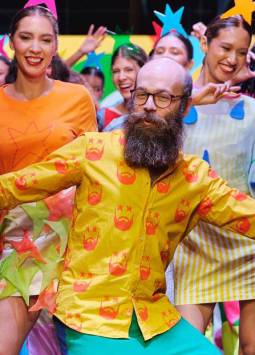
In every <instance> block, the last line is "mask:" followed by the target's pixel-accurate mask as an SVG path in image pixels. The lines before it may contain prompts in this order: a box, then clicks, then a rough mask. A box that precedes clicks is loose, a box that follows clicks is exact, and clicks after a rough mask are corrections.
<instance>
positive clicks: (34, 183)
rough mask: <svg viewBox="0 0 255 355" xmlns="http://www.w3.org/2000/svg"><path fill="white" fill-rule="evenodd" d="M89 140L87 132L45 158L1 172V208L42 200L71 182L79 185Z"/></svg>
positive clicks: (68, 185)
mask: <svg viewBox="0 0 255 355" xmlns="http://www.w3.org/2000/svg"><path fill="white" fill-rule="evenodd" d="M85 140H86V138H85V136H81V137H79V138H77V139H75V140H74V141H72V142H71V143H69V144H67V145H65V146H64V147H62V148H60V149H58V150H56V151H55V152H53V153H51V154H50V155H49V156H48V157H47V158H46V160H45V161H43V162H40V163H36V164H33V165H30V166H28V167H26V168H24V169H22V170H19V171H16V172H12V173H8V174H5V175H1V176H0V209H6V208H9V209H10V208H14V207H15V206H17V205H18V204H21V203H24V202H32V201H37V200H41V199H44V198H45V197H47V196H49V195H51V194H54V193H56V192H58V191H61V190H63V189H65V188H68V187H70V186H73V185H79V183H80V182H81V179H82V170H81V164H82V160H83V154H82V153H83V152H84V149H85Z"/></svg>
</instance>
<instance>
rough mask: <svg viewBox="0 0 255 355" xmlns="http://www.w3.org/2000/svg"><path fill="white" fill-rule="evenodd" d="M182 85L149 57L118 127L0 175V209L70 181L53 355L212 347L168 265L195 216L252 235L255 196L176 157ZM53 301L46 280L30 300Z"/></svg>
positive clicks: (185, 84)
mask: <svg viewBox="0 0 255 355" xmlns="http://www.w3.org/2000/svg"><path fill="white" fill-rule="evenodd" d="M191 89H192V83H191V79H190V76H189V74H188V73H187V72H186V71H185V69H184V68H183V67H181V66H180V65H179V64H177V63H176V62H174V61H172V60H171V59H168V58H160V59H155V60H152V61H150V62H149V63H147V64H145V65H144V66H143V67H142V68H141V70H140V71H139V73H138V77H137V82H136V88H135V90H134V92H133V93H132V102H131V109H130V114H129V115H128V117H127V120H126V123H125V127H124V130H123V131H114V132H109V133H97V132H89V133H86V134H84V136H82V137H79V138H77V139H76V140H75V141H73V142H72V143H70V144H68V145H66V146H65V147H63V148H61V149H59V150H57V151H56V152H54V153H52V154H50V155H49V156H48V159H47V160H46V161H44V162H41V163H38V164H35V165H33V166H30V167H28V168H26V169H23V170H21V171H17V172H14V173H11V174H7V175H2V176H1V177H0V208H1V209H3V208H12V207H14V206H16V205H17V204H19V203H21V202H28V201H34V200H39V199H42V198H45V197H47V196H48V195H50V194H53V193H56V192H57V191H59V190H61V189H64V188H67V187H69V186H72V185H76V186H77V189H76V196H75V203H74V211H73V223H72V227H71V230H70V233H69V241H68V248H67V251H66V255H65V262H64V268H63V271H62V274H61V277H60V282H59V288H58V293H57V298H56V310H55V323H56V327H57V331H58V335H59V340H60V344H61V349H62V350H61V351H62V354H71V355H76V354H83V355H92V354H93V355H95V354H101V353H102V354H105V355H110V354H111V355H117V354H118V355H119V354H123V355H124V354H129V353H133V354H139V355H140V354H141V355H143V354H144V355H155V354H157V353H159V352H160V353H161V354H162V355H170V354H189V355H191V354H196V355H198V354H201V355H202V354H203V355H204V354H219V352H218V350H217V349H216V348H214V346H213V345H212V344H210V343H209V342H208V341H207V340H206V338H205V337H204V336H203V335H202V334H200V333H199V332H198V331H197V330H196V329H194V328H193V327H192V326H191V325H189V323H188V322H186V321H185V320H184V319H182V318H181V316H180V314H179V313H178V312H177V311H176V309H175V307H174V306H173V305H171V304H170V302H169V300H168V298H167V296H166V295H165V288H166V283H165V270H166V268H167V266H168V264H169V262H170V261H171V259H172V257H173V254H174V251H175V249H176V247H177V245H178V243H180V241H181V240H182V239H183V238H184V237H185V235H186V234H187V233H188V232H189V231H190V230H191V229H192V228H193V227H194V226H195V225H196V224H197V222H198V221H199V220H203V221H206V222H208V223H213V224H215V225H218V226H221V227H223V226H224V228H228V229H230V230H233V231H237V230H238V231H239V233H245V234H246V236H248V237H250V238H254V237H255V223H254V221H255V201H254V200H253V199H251V198H250V197H248V196H247V197H246V196H245V198H242V199H241V200H240V199H239V200H238V199H237V198H235V196H237V195H238V192H237V191H236V190H234V189H231V188H229V187H228V186H227V185H226V183H225V182H224V181H223V180H222V179H221V178H219V177H217V175H216V173H215V172H213V171H212V170H211V169H210V167H209V166H208V164H207V163H206V162H204V161H203V160H201V159H199V158H197V157H195V156H191V155H190V156H185V155H183V154H182V152H181V146H182V117H183V116H184V115H185V114H186V111H187V110H188V109H189V103H190V94H191ZM21 181H22V184H21V183H20V182H21ZM244 225H245V228H243V226H244ZM30 258H32V255H30ZM36 262H37V263H38V262H41V264H42V269H43V267H45V265H44V264H43V260H42V261H38V258H37V260H36ZM50 296H52V285H49V286H48V288H46V289H44V290H43V292H42V294H41V296H40V298H39V305H40V304H41V305H44V306H46V305H47V302H49V301H50V302H51V308H52V298H51V297H50ZM39 305H37V308H36V309H38V307H39Z"/></svg>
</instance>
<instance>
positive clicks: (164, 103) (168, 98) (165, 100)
mask: <svg viewBox="0 0 255 355" xmlns="http://www.w3.org/2000/svg"><path fill="white" fill-rule="evenodd" d="M130 92H131V95H132V96H131V97H132V100H133V102H134V104H135V105H138V106H142V105H145V104H146V102H147V101H148V98H149V96H152V98H153V102H154V104H155V106H156V107H158V108H167V107H168V106H170V105H171V102H172V101H176V100H180V99H182V98H184V97H185V96H184V95H171V94H169V93H168V92H167V91H159V92H156V93H154V94H153V93H151V92H147V91H144V90H142V89H134V90H131V91H130Z"/></svg>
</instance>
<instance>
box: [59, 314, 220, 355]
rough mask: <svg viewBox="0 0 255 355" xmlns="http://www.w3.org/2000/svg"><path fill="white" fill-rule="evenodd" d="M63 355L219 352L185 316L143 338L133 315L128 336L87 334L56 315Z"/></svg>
mask: <svg viewBox="0 0 255 355" xmlns="http://www.w3.org/2000/svg"><path fill="white" fill-rule="evenodd" d="M54 321H55V326H56V330H57V335H58V339H59V342H60V347H61V354H62V355H101V354H102V355H130V354H131V355H184V354H187V355H193V354H194V355H219V354H221V353H220V351H218V350H217V348H216V347H215V346H213V345H212V344H211V343H210V342H209V341H208V340H207V339H206V338H205V337H204V336H203V335H202V334H201V333H200V332H199V331H198V330H196V329H195V328H194V327H193V326H192V325H190V324H189V323H188V322H187V321H185V320H184V319H181V320H180V322H179V323H177V324H176V325H175V326H174V327H173V328H171V329H169V330H168V331H167V332H165V333H163V334H160V335H157V336H155V337H154V338H152V339H150V340H148V341H144V339H143V336H142V334H141V331H140V329H139V326H138V323H137V320H136V317H133V320H132V323H131V326H130V329H129V338H128V339H113V338H105V337H101V336H95V335H88V334H83V333H79V332H76V331H75V330H73V329H70V328H68V327H67V326H66V325H64V324H63V323H61V322H60V321H59V320H58V319H57V318H55V320H54Z"/></svg>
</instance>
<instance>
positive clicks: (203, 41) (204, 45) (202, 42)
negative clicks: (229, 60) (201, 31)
mask: <svg viewBox="0 0 255 355" xmlns="http://www.w3.org/2000/svg"><path fill="white" fill-rule="evenodd" d="M200 48H201V49H202V51H203V52H204V54H206V53H207V51H208V42H207V38H206V36H201V39H200Z"/></svg>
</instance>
